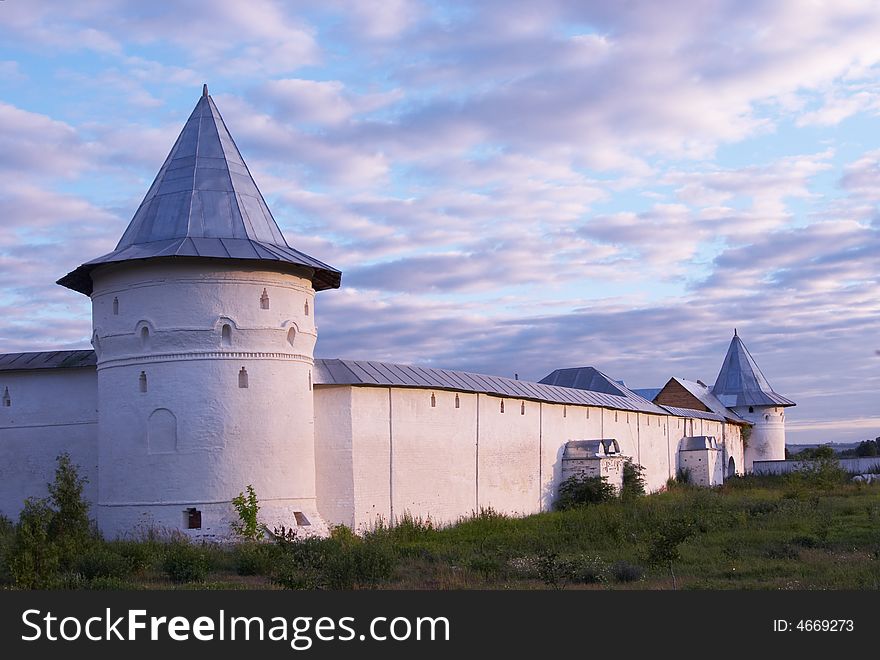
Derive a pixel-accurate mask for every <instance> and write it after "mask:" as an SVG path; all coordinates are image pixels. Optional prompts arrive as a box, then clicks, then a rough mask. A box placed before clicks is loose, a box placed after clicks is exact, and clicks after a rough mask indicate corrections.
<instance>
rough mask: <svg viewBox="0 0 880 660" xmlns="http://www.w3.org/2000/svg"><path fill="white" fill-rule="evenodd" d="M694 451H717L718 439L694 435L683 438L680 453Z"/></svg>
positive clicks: (710, 436) (711, 436)
mask: <svg viewBox="0 0 880 660" xmlns="http://www.w3.org/2000/svg"><path fill="white" fill-rule="evenodd" d="M696 449H718V439H717V438H716V437H715V436H714V435H694V436H691V437H689V438H685V439H684V441H683V442H682V444H681V451H694V450H696Z"/></svg>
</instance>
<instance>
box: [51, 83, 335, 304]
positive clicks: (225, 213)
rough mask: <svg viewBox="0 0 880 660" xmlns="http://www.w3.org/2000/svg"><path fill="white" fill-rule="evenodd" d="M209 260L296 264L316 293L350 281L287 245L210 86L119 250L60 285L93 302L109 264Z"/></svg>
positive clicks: (106, 255) (176, 143) (137, 213)
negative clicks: (306, 271) (98, 274)
mask: <svg viewBox="0 0 880 660" xmlns="http://www.w3.org/2000/svg"><path fill="white" fill-rule="evenodd" d="M156 257H203V258H210V259H242V260H247V261H264V262H275V263H276V264H278V263H284V264H294V265H297V266H305V267H307V268H310V269H312V271H313V275H312V284H313V286H314V287H315V289H316V290H321V289H335V288H338V287H339V284H340V280H341V277H342V274H341V273H340V272H339V271H338V270H336V269H335V268H333V267H331V266H328V265H327V264H325V263H322V262H320V261H318V260H317V259H314V258H312V257H310V256H309V255H307V254H304V253H302V252H300V251H298V250H295V249H293V248H292V247H290V246H289V245H288V244H287V241H286V240H285V239H284V236H283V235H282V233H281V230H280V229H279V228H278V225H277V224H276V223H275V219H274V218H273V217H272V213H271V212H270V211H269V207H268V206H266V202H265V200H264V199H263V195H262V194H261V193H260V191H259V189H258V188H257V184H256V183H254V180H253V177H252V176H251V173H250V171H249V170H248V168H247V165H246V164H245V162H244V159H243V158H242V157H241V153H240V152H239V151H238V147H236V146H235V141H234V140H233V139H232V136H231V135H230V134H229V131H228V130H227V128H226V124H225V123H224V122H223V118H222V117H221V116H220V112H219V111H218V110H217V106H216V105H215V104H214V100H213V99H212V98H211V97H210V96H209V95H208V88H207V85H206V86H205V87H204V88H203V90H202V97H201V98H200V99H199V101H198V103H196V107H195V109H194V110H193V111H192V114H191V115H190V116H189V119H188V120H187V122H186V124H185V125H184V127H183V130H182V131H181V132H180V135H179V136H178V138H177V141H176V142H175V143H174V146H173V147H172V148H171V152H170V153H169V154H168V157H167V158H166V159H165V163H164V164H163V165H162V168H161V169H160V170H159V173H158V174H157V175H156V179H155V180H154V181H153V185H152V186H150V189H149V191H147V195H146V197H144V200H143V201H142V202H141V205H140V206H139V207H138V210H137V212H135V214H134V217H133V218H132V220H131V223H129V225H128V229H126V230H125V233H124V234H123V235H122V238H121V239H120V241H119V244H118V245H117V246H116V249H115V250H114V251H113V252H110V253H109V254H105V255H104V256H101V257H98V258H97V259H93V260H92V261H89V262H87V263H85V264H83V265H82V266H80V267H79V268H77V269H76V270H74V271H72V272H71V273H69V274H67V275H65V276H64V277H62V278H61V279H60V280H58V284H61V285H62V286H66V287H68V288H71V289H73V290H74V291H79V292H81V293H84V294H86V295H91V292H92V278H91V275H90V274H91V271H92V270H93V269H94V268H96V267H97V266H100V265H101V264H106V263H116V262H121V261H131V260H139V259H151V258H156Z"/></svg>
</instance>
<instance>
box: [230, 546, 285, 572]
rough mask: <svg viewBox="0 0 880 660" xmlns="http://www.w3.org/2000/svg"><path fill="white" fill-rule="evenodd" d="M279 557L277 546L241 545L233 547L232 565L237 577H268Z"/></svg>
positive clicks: (279, 552) (279, 551)
mask: <svg viewBox="0 0 880 660" xmlns="http://www.w3.org/2000/svg"><path fill="white" fill-rule="evenodd" d="M280 557H281V550H280V548H279V547H278V546H277V545H269V544H266V543H253V542H249V543H241V544H239V545H237V546H236V547H235V551H234V553H233V564H234V565H235V572H236V573H238V574H239V575H269V574H271V573H272V570H273V568H274V566H275V564H276V563H277V561H278V560H279V558H280Z"/></svg>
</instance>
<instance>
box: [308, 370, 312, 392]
mask: <svg viewBox="0 0 880 660" xmlns="http://www.w3.org/2000/svg"><path fill="white" fill-rule="evenodd" d="M309 391H310V392H311V391H312V370H311V369H309Z"/></svg>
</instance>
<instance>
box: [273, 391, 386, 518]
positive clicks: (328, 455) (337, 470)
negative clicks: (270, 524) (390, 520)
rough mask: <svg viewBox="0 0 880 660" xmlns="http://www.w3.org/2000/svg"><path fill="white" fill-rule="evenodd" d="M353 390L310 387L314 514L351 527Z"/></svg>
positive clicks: (353, 506) (353, 516) (353, 512)
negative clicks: (316, 506) (313, 433)
mask: <svg viewBox="0 0 880 660" xmlns="http://www.w3.org/2000/svg"><path fill="white" fill-rule="evenodd" d="M354 393H355V389H354V388H352V387H348V386H343V385H334V386H326V385H319V386H316V387H315V389H314V398H315V474H316V475H317V480H316V482H315V490H316V494H317V499H318V513H320V514H321V517H323V518H324V520H326V521H328V522H333V523H336V524H343V525H347V526H349V527H352V528H354V527H356V525H355V491H354V482H355V479H354V447H353V445H352V405H351V399H352V396H353V395H354ZM258 495H259V493H258ZM385 518H386V519H387V516H385Z"/></svg>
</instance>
